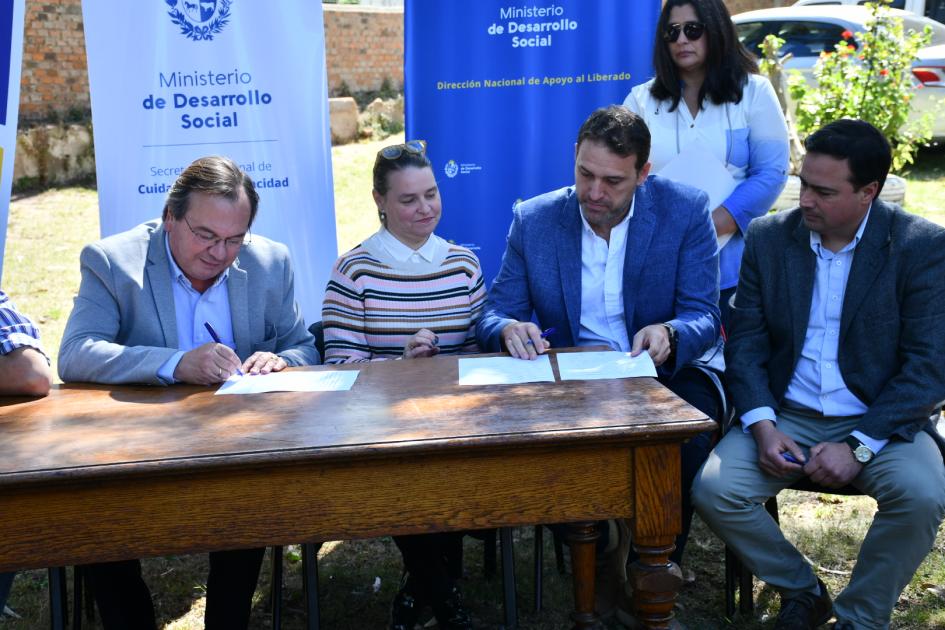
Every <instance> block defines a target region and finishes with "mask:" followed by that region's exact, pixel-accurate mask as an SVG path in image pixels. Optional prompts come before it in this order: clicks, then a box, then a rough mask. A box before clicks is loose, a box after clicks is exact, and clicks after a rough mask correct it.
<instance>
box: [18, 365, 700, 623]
mask: <svg viewBox="0 0 945 630" xmlns="http://www.w3.org/2000/svg"><path fill="white" fill-rule="evenodd" d="M552 365H553V366H554V369H555V374H556V377H557V364H556V362H555V358H554V354H552ZM310 369H358V370H360V371H361V373H360V375H359V376H358V380H357V382H356V383H355V385H354V387H353V388H352V390H351V391H349V392H324V393H274V394H261V395H250V396H214V395H213V390H212V389H207V388H201V387H191V386H175V387H169V388H157V387H145V386H141V387H130V386H126V387H107V386H96V385H68V386H59V387H56V388H54V389H53V391H52V392H51V394H50V395H49V397H48V398H45V399H41V400H31V401H24V399H22V398H0V453H2V456H0V514H2V518H0V541H3V544H2V545H0V571H4V570H13V569H32V568H40V567H47V566H64V565H70V564H82V563H88V562H93V561H107V560H120V559H127V558H141V557H149V556H159V555H169V554H186V553H193V552H199V551H210V550H216V549H233V548H241V547H259V546H266V545H285V544H292V543H298V542H300V541H316V540H343V539H349V538H368V537H375V536H382V535H387V534H408V533H422V532H433V531H445V530H465V529H481V528H487V527H499V526H516V525H529V524H537V523H555V522H570V523H574V526H573V527H572V528H571V529H572V532H571V535H570V540H571V543H572V549H571V553H572V563H573V567H574V577H575V579H574V593H575V608H576V611H575V612H574V613H573V619H574V623H575V626H574V627H575V628H578V629H586V628H593V627H596V626H597V625H598V620H597V617H596V615H595V614H594V610H593V606H594V584H593V582H594V541H595V538H596V533H595V530H594V527H593V526H592V524H591V521H594V520H598V519H605V518H616V517H628V518H632V522H631V527H632V532H633V541H634V547H635V549H636V550H637V552H638V553H639V554H640V561H639V562H638V563H637V564H636V565H635V566H634V567H633V568H632V569H633V570H632V580H633V585H634V587H635V589H636V591H635V603H636V605H637V608H638V612H639V614H640V617H641V620H643V621H644V622H645V623H646V624H648V626H649V627H651V628H664V627H667V626H668V623H669V621H670V619H671V618H672V607H673V602H674V600H675V597H676V591H677V590H678V588H679V585H680V582H681V580H680V578H679V572H678V570H671V569H672V568H673V565H671V564H670V562H669V560H668V554H669V553H670V552H671V551H672V549H673V539H674V537H675V535H676V534H677V533H678V532H679V530H680V522H681V519H680V496H679V488H680V482H679V474H680V472H679V464H680V459H679V443H680V442H681V441H683V440H685V439H686V438H688V437H690V436H692V435H694V434H696V433H699V432H701V431H705V430H707V429H709V428H712V427H713V426H715V425H714V423H712V422H711V421H709V420H708V419H707V418H706V417H705V416H704V415H703V414H702V413H700V412H699V411H697V410H695V409H693V408H692V407H690V406H688V405H687V404H685V403H684V402H682V401H681V400H680V399H679V398H677V397H676V396H675V395H673V394H672V393H671V392H670V391H668V390H667V389H665V388H663V387H662V386H661V385H659V383H657V382H656V381H654V380H652V379H647V378H644V379H623V380H602V381H570V382H561V381H558V382H556V383H531V384H526V385H505V386H487V387H460V386H459V385H458V384H457V358H456V357H437V358H433V359H427V360H416V361H387V362H378V363H371V364H361V365H355V366H344V367H340V368H326V367H318V368H310Z"/></svg>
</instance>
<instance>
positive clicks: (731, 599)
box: [725, 477, 863, 619]
mask: <svg viewBox="0 0 945 630" xmlns="http://www.w3.org/2000/svg"><path fill="white" fill-rule="evenodd" d="M789 489H790V490H801V491H804V492H819V493H821V494H837V495H846V496H855V495H861V494H863V493H862V492H860V491H859V490H857V489H856V488H854V487H853V486H845V487H843V488H825V487H823V486H820V485H817V484H815V483H813V482H811V481H810V480H809V479H807V478H806V477H805V478H803V479H801V480H800V481H798V482H797V483H795V484H794V485H792V486H790V488H789ZM765 509H766V510H768V514H770V515H771V518H773V519H774V522H775V523H780V518H779V516H778V498H777V497H771V498H770V499H768V501H767V502H766V503H765ZM736 590H737V591H738V612H740V613H741V614H743V615H750V614H752V613H753V612H754V610H755V602H754V576H753V575H752V574H751V572H750V571H749V570H748V568H747V567H745V565H744V564H742V562H741V560H739V559H738V556H736V555H735V554H734V553H733V552H732V550H731V549H729V548H728V545H726V546H725V616H726V617H727V618H728V619H731V618H733V617H734V616H735V592H736Z"/></svg>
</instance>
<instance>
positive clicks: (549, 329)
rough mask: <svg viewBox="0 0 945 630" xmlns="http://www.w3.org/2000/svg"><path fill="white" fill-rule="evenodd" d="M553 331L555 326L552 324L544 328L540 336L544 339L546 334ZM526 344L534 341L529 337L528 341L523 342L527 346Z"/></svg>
mask: <svg viewBox="0 0 945 630" xmlns="http://www.w3.org/2000/svg"><path fill="white" fill-rule="evenodd" d="M554 331H555V327H554V326H552V327H551V328H546V329H545V330H543V331H541V338H542V339H544V338H545V337H547V336H548V335H550V334H551V333H553V332H554ZM528 344H532V345H535V344H534V342H533V341H532V340H531V339H529V340H528V341H526V342H525V345H526V346H527V345H528Z"/></svg>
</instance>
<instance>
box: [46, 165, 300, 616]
mask: <svg viewBox="0 0 945 630" xmlns="http://www.w3.org/2000/svg"><path fill="white" fill-rule="evenodd" d="M258 203H259V197H258V195H257V194H256V190H255V187H254V185H253V181H252V180H251V179H250V178H249V177H248V176H247V175H246V174H245V173H244V172H243V171H241V170H240V168H239V166H237V165H236V164H235V163H234V162H233V161H232V160H230V159H228V158H222V157H207V158H201V159H199V160H197V161H195V162H194V163H193V164H191V165H190V166H188V167H187V168H186V169H185V170H184V172H183V173H181V175H180V177H178V179H177V181H176V182H175V183H174V185H173V187H172V188H171V191H170V193H169V195H168V199H167V203H166V205H165V207H164V215H163V218H162V220H161V221H152V222H149V223H145V224H142V225H139V226H138V227H136V228H133V229H131V230H128V231H127V232H123V233H121V234H117V235H115V236H111V237H109V238H106V239H103V240H101V241H99V242H97V243H93V244H92V245H89V246H87V247H86V248H85V249H83V251H82V255H81V268H82V283H81V285H80V287H79V295H78V296H77V297H76V299H75V305H74V307H73V310H72V314H71V315H70V316H69V321H68V323H67V324H66V330H65V333H64V334H63V340H62V346H61V347H60V350H59V375H60V377H61V378H62V379H63V380H64V381H87V382H95V383H108V384H117V383H144V384H152V385H169V384H172V383H193V384H200V385H213V384H216V383H220V382H222V381H225V380H226V379H227V378H229V377H230V376H231V375H232V374H234V373H235V372H236V371H237V370H241V371H242V372H244V373H267V372H274V371H278V370H281V369H283V368H285V367H286V366H289V365H292V366H297V365H311V364H315V363H318V360H319V357H318V353H317V352H316V350H315V345H314V338H313V337H312V336H311V335H310V334H309V333H308V331H307V330H306V328H305V323H304V320H303V319H302V316H301V314H300V313H299V308H298V306H297V304H296V303H295V296H294V288H293V287H294V284H293V275H292V267H291V265H290V262H289V254H288V251H287V249H286V248H285V246H284V245H281V244H279V243H275V242H273V241H270V240H268V239H265V238H263V237H261V236H258V235H254V236H252V237H250V236H249V229H250V226H251V225H252V222H253V219H254V217H255V216H256V210H257V207H258ZM263 552H264V550H263V549H249V550H239V551H222V552H214V553H211V554H210V575H209V577H208V579H207V607H206V616H205V623H206V627H207V628H211V629H212V628H221V629H224V628H225V629H228V630H229V629H233V628H237V629H238V628H246V627H247V624H248V622H249V613H250V607H251V603H252V596H253V592H254V591H255V588H256V580H257V577H258V574H259V567H260V564H261V562H262V556H263ZM88 575H89V577H90V579H91V582H92V587H93V591H94V593H95V597H96V601H97V603H98V606H99V610H100V612H101V615H102V622H103V625H104V626H105V628H107V629H111V628H116V629H117V628H143V629H148V628H155V626H156V624H155V618H154V608H153V605H152V603H151V596H150V593H149V592H148V588H147V586H146V585H145V583H144V581H143V580H142V578H141V565H140V563H139V562H138V561H136V560H131V561H126V562H110V563H102V564H97V565H92V566H91V567H90V571H89V573H88Z"/></svg>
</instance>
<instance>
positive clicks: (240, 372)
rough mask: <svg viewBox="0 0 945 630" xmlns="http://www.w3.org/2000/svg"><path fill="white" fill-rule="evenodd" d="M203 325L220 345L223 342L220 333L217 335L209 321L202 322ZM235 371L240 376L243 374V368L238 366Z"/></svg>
mask: <svg viewBox="0 0 945 630" xmlns="http://www.w3.org/2000/svg"><path fill="white" fill-rule="evenodd" d="M203 325H204V327H205V328H206V329H207V332H208V333H210V336H211V337H212V338H213V340H214V341H215V342H217V343H219V344H221V345H222V344H223V342H222V341H220V335H218V334H217V331H215V330H214V329H213V326H211V325H210V322H204V323H203ZM236 373H237V374H239V375H240V376H243V370H241V369H239V368H237V369H236Z"/></svg>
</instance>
